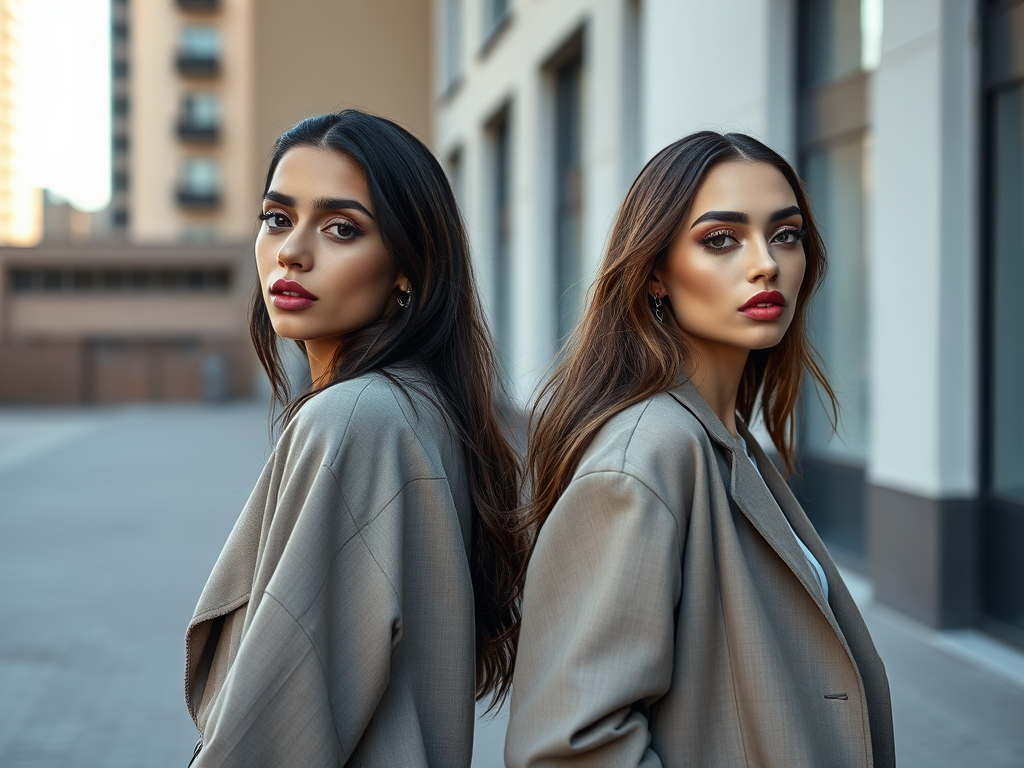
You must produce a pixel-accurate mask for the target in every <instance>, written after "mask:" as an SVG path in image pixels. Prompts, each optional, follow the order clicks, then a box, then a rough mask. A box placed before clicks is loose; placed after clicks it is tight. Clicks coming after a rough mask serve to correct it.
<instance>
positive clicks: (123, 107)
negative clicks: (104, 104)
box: [114, 96, 130, 116]
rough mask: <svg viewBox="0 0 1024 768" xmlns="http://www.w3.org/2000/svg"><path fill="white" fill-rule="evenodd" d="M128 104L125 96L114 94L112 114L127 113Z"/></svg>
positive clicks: (121, 114)
mask: <svg viewBox="0 0 1024 768" xmlns="http://www.w3.org/2000/svg"><path fill="white" fill-rule="evenodd" d="M129 104H130V102H129V101H128V97H127V96H115V97H114V114H115V115H118V116H124V115H127V114H128V110H129Z"/></svg>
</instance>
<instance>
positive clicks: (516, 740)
mask: <svg viewBox="0 0 1024 768" xmlns="http://www.w3.org/2000/svg"><path fill="white" fill-rule="evenodd" d="M681 546H682V543H681V541H680V536H679V530H678V525H677V523H676V519H675V517H674V516H673V515H672V513H671V512H670V510H669V509H668V507H666V505H665V504H664V502H663V501H662V500H661V499H660V498H659V497H658V496H657V494H655V493H654V491H652V490H651V489H650V488H649V487H648V486H647V485H645V484H644V483H643V482H641V481H640V480H639V479H637V478H636V477H634V476H632V475H629V474H626V473H623V472H616V471H602V472H594V473H591V474H586V475H583V476H581V477H578V478H576V479H574V480H573V481H572V482H571V483H570V484H569V487H568V488H567V489H566V491H565V493H564V494H563V495H562V497H561V498H560V499H559V501H558V503H557V504H556V505H555V507H554V509H553V510H552V512H551V515H550V516H549V518H548V520H547V521H546V523H545V524H544V526H543V528H542V529H541V531H540V533H539V535H538V540H537V545H536V549H535V550H534V553H533V556H532V558H531V561H530V565H529V569H528V571H527V578H526V588H525V593H524V598H523V623H522V630H521V635H520V640H519V650H518V657H517V661H516V669H515V676H514V680H513V688H512V707H511V714H510V720H509V728H508V736H507V738H506V743H505V760H506V763H507V765H508V766H509V768H542V767H543V768H555V767H556V766H587V768H598V767H599V766H609V768H611V767H613V766H614V768H624V767H626V766H644V768H655V767H656V766H658V767H660V766H661V765H662V763H661V760H660V759H659V757H658V756H657V755H656V754H655V753H654V752H653V751H652V750H651V749H650V742H651V735H650V731H649V730H648V721H647V710H648V708H649V707H650V706H651V705H652V704H653V703H654V702H656V701H657V700H658V699H659V698H660V697H662V696H663V695H664V694H665V693H666V692H667V691H668V689H669V686H670V683H671V678H672V660H673V656H674V652H673V651H674V640H675V618H674V612H675V608H676V605H677V604H678V602H679V597H680V591H681V586H682V566H681Z"/></svg>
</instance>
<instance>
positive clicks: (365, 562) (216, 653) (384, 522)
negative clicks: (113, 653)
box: [185, 374, 476, 768]
mask: <svg viewBox="0 0 1024 768" xmlns="http://www.w3.org/2000/svg"><path fill="white" fill-rule="evenodd" d="M420 385H421V386H426V385H425V384H424V383H423V382H422V380H420ZM410 394H411V402H410V399H407V398H406V396H405V395H404V394H402V392H401V391H399V390H398V389H397V387H396V386H395V385H394V384H392V383H391V382H390V381H388V380H387V379H386V378H385V377H383V376H381V375H376V374H375V375H368V376H365V377H362V378H359V379H355V380H352V381H348V382H345V383H343V384H340V385H337V386H333V387H330V388H329V389H327V390H325V391H323V392H321V393H320V394H318V395H316V396H315V397H313V398H312V399H311V400H309V401H308V402H307V403H306V404H305V405H304V406H303V407H302V409H301V410H300V411H299V413H298V415H297V416H296V418H295V419H294V420H293V421H292V423H291V424H290V425H289V426H288V427H287V428H286V429H285V430H284V433H283V434H282V436H281V439H280V441H279V442H278V444H277V447H276V449H275V451H274V453H273V455H272V456H271V457H270V460H269V462H267V466H266V468H265V469H264V471H263V474H262V476H261V477H260V479H259V482H258V483H257V485H256V489H255V490H254V491H253V493H252V496H251V497H250V499H249V501H248V503H247V504H246V506H245V509H244V510H243V511H242V514H241V517H239V519H238V522H237V523H236V524H235V527H234V530H232V532H231V535H230V536H229V538H228V541H227V544H225V546H224V551H223V552H222V553H221V555H220V558H219V559H218V560H217V563H216V565H215V566H214V568H213V573H212V574H211V575H210V578H209V581H208V582H207V584H206V588H205V589H204V590H203V594H202V597H200V599H199V605H198V606H197V607H196V611H195V616H194V617H193V619H192V621H191V623H190V624H189V627H188V633H187V635H186V638H185V647H186V668H185V698H186V702H187V704H188V708H189V712H190V713H191V715H192V717H193V719H194V720H195V722H196V725H197V726H198V728H199V730H200V732H201V733H202V735H203V740H204V742H205V745H204V747H203V750H202V752H201V753H200V755H199V757H198V759H197V760H196V765H198V766H245V767H246V768H254V767H256V766H300V765H301V766H304V768H309V767H310V766H404V767H406V768H420V767H421V766H422V767H424V768H425V766H428V765H429V766H453V767H454V768H459V766H469V764H470V760H471V757H472V744H473V722H474V688H475V680H474V675H475V668H476V665H475V639H474V638H475V634H474V618H473V586H472V583H471V580H470V569H469V542H470V530H471V516H470V511H471V506H470V500H469V490H468V481H467V477H466V469H465V465H464V460H463V458H462V451H461V449H460V448H459V447H458V446H457V445H455V444H453V438H452V435H451V433H450V432H449V431H448V429H447V427H446V423H445V420H444V418H443V417H442V416H441V414H440V413H439V411H438V410H437V409H436V408H435V407H434V406H433V405H432V404H431V403H430V402H429V401H428V400H427V399H426V398H425V397H423V396H422V395H421V394H416V393H415V392H412V391H411V390H410Z"/></svg>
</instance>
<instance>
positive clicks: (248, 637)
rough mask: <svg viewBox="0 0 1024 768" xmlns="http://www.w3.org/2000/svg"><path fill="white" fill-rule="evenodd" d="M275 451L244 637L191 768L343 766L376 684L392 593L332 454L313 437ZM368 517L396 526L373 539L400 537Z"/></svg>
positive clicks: (397, 624) (384, 662) (397, 623)
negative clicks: (195, 767) (193, 765)
mask: <svg viewBox="0 0 1024 768" xmlns="http://www.w3.org/2000/svg"><path fill="white" fill-rule="evenodd" d="M320 432H321V433H322V432H323V430H320ZM297 443H301V444H297ZM365 447H366V446H363V448H365ZM287 448H288V449H287V450H284V449H282V450H279V452H278V455H277V456H276V457H275V458H276V461H277V464H278V466H277V467H276V468H272V469H271V472H270V476H271V478H273V481H272V482H271V492H269V493H268V494H267V497H266V501H265V504H266V509H265V510H264V511H263V524H262V531H261V541H260V557H259V561H258V564H257V567H256V572H255V576H254V580H253V590H252V594H251V596H250V600H249V604H248V608H247V611H248V612H247V614H246V617H245V628H244V629H243V633H242V639H241V642H240V644H239V646H238V651H237V655H236V656H235V658H234V661H233V663H232V664H231V666H230V669H229V670H228V672H227V674H226V677H225V680H224V683H223V685H222V686H221V688H220V690H219V693H218V694H217V697H216V699H215V700H214V701H213V702H211V703H210V708H209V715H208V717H207V720H206V724H205V728H204V732H203V740H204V746H203V749H202V751H201V752H200V754H199V757H198V758H197V760H196V762H195V765H196V766H199V767H200V768H203V767H204V766H224V767H231V766H238V767H239V768H242V767H243V766H244V767H246V768H258V767H259V766H281V765H302V766H309V767H316V766H325V767H326V766H338V765H342V764H345V763H346V762H347V761H348V760H349V758H350V757H351V755H352V752H353V751H354V750H355V747H356V744H357V743H358V741H359V738H360V737H361V735H362V733H363V732H364V731H365V730H366V728H367V724H368V723H369V722H370V720H371V718H372V716H373V714H374V711H375V710H376V708H377V705H378V702H379V701H380V699H381V697H382V696H383V695H384V691H385V689H386V688H387V686H388V682H389V676H390V668H391V658H392V651H393V649H394V648H395V647H396V646H397V644H398V642H399V638H400V634H401V606H400V602H399V598H398V595H397V593H396V590H395V587H394V586H393V584H392V582H391V580H390V579H389V578H388V576H387V574H385V573H384V572H383V571H382V569H381V567H380V565H379V564H378V562H377V561H376V560H375V558H374V556H373V553H372V552H371V551H370V549H369V547H368V545H367V543H366V541H365V537H364V528H365V523H364V521H362V520H357V519H356V517H357V516H356V515H355V514H354V513H353V512H352V510H351V509H350V508H349V504H348V502H347V500H346V498H345V497H344V495H343V494H342V490H341V486H340V484H339V478H338V477H337V475H336V472H335V468H336V464H337V462H333V461H331V455H330V454H331V453H333V452H334V450H333V449H334V446H332V445H330V444H329V443H327V444H325V442H324V441H323V440H322V439H320V438H319V436H318V433H317V430H315V429H314V430H310V431H308V432H306V434H305V439H304V440H300V441H295V440H293V441H292V443H291V444H290V445H289V446H287ZM373 452H374V451H373V450H370V451H367V452H366V453H368V454H372V453H373ZM366 459H367V460H371V459H372V456H369V455H368V456H366ZM332 465H334V466H332ZM359 480H360V481H361V482H362V483H363V484H364V485H365V484H367V483H370V484H372V482H373V481H372V480H370V479H369V478H366V477H363V478H359ZM380 490H381V491H384V490H385V489H384V488H381V489H380ZM374 511H375V510H369V512H370V513H373V512H374ZM365 513H366V511H364V515H365ZM372 517H373V521H374V524H375V525H376V526H377V528H378V529H381V528H382V527H385V526H389V525H390V526H392V527H394V528H395V529H396V530H393V531H386V530H377V531H376V535H378V536H385V537H386V536H394V537H400V536H401V532H400V530H397V529H398V527H399V525H400V521H401V518H400V516H397V515H391V514H384V513H379V514H375V515H372Z"/></svg>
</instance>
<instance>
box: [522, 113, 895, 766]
mask: <svg viewBox="0 0 1024 768" xmlns="http://www.w3.org/2000/svg"><path fill="white" fill-rule="evenodd" d="M824 273H825V248H824V245H823V243H822V240H821V237H820V235H819V234H818V231H817V229H816V227H815V224H814V219H813V216H812V213H811V208H810V204H809V202H808V200H807V196H806V194H805V192H804V189H803V187H802V185H801V183H800V180H799V178H798V177H797V175H796V173H795V171H794V170H793V168H792V167H791V166H790V165H789V164H788V163H787V162H786V161H785V160H784V159H782V158H781V157H780V156H779V155H778V154H777V153H775V152H774V151H772V150H771V149H769V148H768V147H766V146H765V145H763V144H762V143H760V142H758V141H756V140H755V139H752V138H750V137H748V136H744V135H741V134H735V133H730V134H727V135H724V136H723V135H721V134H718V133H713V132H701V133H696V134H693V135H690V136H687V137H686V138H683V139H681V140H679V141H677V142H676V143H674V144H672V145H671V146H669V147H667V148H666V149H664V150H662V151H661V152H660V153H658V154H657V155H656V156H655V157H654V158H653V159H652V160H651V161H650V162H649V163H648V164H647V166H646V167H645V168H644V169H643V170H642V171H641V172H640V175H639V176H638V178H637V179H636V181H635V182H634V183H633V186H632V188H631V189H630V190H629V193H628V194H627V196H626V199H625V201H624V202H623V204H622V208H621V209H620V211H619V215H618V218H617V220H616V222H615V226H614V228H613V231H612V235H611V239H610V243H609V245H608V250H607V253H606V254H605V257H604V260H603V262H602V264H601V267H600V270H599V273H598V277H597V280H596V282H595V284H594V286H593V288H592V292H591V295H590V300H589V303H588V306H587V308H586V310H585V313H584V316H583V319H582V320H581V322H580V324H579V326H578V327H577V329H576V330H575V332H574V335H573V337H572V339H571V341H570V343H569V346H568V348H567V350H566V353H565V355H564V357H563V358H562V360H561V362H560V363H559V364H558V366H557V368H556V370H555V373H554V375H553V377H552V379H551V380H550V381H549V382H548V384H547V385H546V387H545V389H544V390H543V393H542V399H541V401H540V402H539V404H538V406H537V408H536V409H535V413H534V429H533V433H532V435H531V441H530V444H529V453H528V465H529V471H530V478H531V482H532V491H533V498H532V502H531V504H530V506H529V509H528V521H527V523H528V525H529V526H531V528H532V529H533V530H534V531H535V532H536V539H535V543H534V547H533V551H532V554H531V558H530V563H529V569H528V571H527V577H526V586H525V594H524V598H523V621H522V627H521V635H520V641H519V650H518V657H517V663H516V669H515V675H514V681H513V691H512V708H511V717H510V724H509V731H508V738H507V741H506V750H505V757H506V761H507V764H508V765H509V766H510V767H511V768H526V767H527V766H530V767H531V768H540V766H588V768H589V767H593V766H614V768H625V767H626V766H652V767H653V766H666V767H668V766H702V768H708V766H722V767H723V768H725V767H728V768H735V766H741V765H744V766H746V765H749V766H782V765H786V766H806V767H807V768H819V767H820V766H843V767H845V766H871V765H874V766H876V767H881V766H891V765H893V764H894V761H895V758H894V752H893V741H892V721H891V711H890V703H889V690H888V683H887V681H886V676H885V670H884V668H883V666H882V662H881V660H880V659H879V658H878V655H877V653H876V652H875V648H874V646H873V644H872V642H871V638H870V637H869V635H868V631H867V629H866V627H865V625H864V622H863V620H862V618H861V616H860V613H859V612H858V610H857V607H856V605H855V604H854V602H853V600H852V598H851V597H850V594H849V592H848V591H847V589H846V587H845V585H844V584H843V581H842V578H841V577H840V575H839V573H838V571H837V570H836V567H835V565H834V564H833V563H832V560H831V558H830V557H829V555H828V552H827V551H826V549H825V547H824V545H823V544H822V543H821V540H820V539H819V538H818V536H817V534H816V533H815V531H814V528H813V527H812V526H811V524H810V522H809V521H808V519H807V517H806V515H805V514H804V512H803V510H802V509H801V508H800V505H799V503H798V502H797V500H796V499H795V498H794V496H793V494H792V493H791V492H790V490H789V488H788V487H787V485H786V482H785V480H783V478H782V476H781V475H780V474H779V472H778V471H776V468H775V466H774V465H773V463H772V461H771V460H770V459H769V458H768V456H767V455H766V454H765V453H764V451H762V449H761V447H760V446H759V445H758V443H757V441H756V440H755V439H754V437H753V435H752V434H751V432H750V430H749V429H748V427H747V424H748V423H749V422H750V420H751V419H752V418H753V417H754V416H755V412H757V413H758V415H759V416H760V417H761V419H762V420H763V422H764V426H765V428H766V430H767V432H768V434H769V435H770V436H771V439H772V442H773V443H774V445H775V448H776V450H777V451H778V454H779V457H780V459H781V461H782V464H783V465H784V467H785V469H786V470H787V471H791V470H792V468H793V465H794V445H793V439H794V427H793V420H794V410H795V407H796V404H797V399H798V396H799V394H800V390H801V382H802V380H803V377H804V374H805V372H806V373H808V374H810V376H811V377H812V378H813V379H814V381H815V382H816V383H817V384H818V386H819V388H820V389H821V390H822V391H823V392H824V394H825V397H826V399H828V400H829V401H830V402H831V403H832V406H833V413H834V412H835V399H834V396H833V394H832V390H831V389H830V388H829V385H828V382H827V381H826V379H825V376H824V375H823V373H822V371H821V370H820V368H819V367H818V365H817V364H816V363H815V357H814V353H813V351H812V349H811V346H810V344H809V342H808V338H807V329H806V314H807V305H808V302H809V300H810V298H811V295H812V294H813V292H814V290H815V289H816V288H817V286H818V285H819V284H820V283H821V280H822V278H823V276H824Z"/></svg>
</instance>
